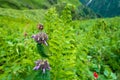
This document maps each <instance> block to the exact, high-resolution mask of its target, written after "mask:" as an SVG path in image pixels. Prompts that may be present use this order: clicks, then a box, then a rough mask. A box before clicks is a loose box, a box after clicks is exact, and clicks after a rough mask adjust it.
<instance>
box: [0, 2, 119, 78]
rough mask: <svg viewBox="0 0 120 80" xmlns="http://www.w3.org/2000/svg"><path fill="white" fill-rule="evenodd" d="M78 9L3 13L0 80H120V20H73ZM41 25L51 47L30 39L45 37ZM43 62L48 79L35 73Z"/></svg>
mask: <svg viewBox="0 0 120 80" xmlns="http://www.w3.org/2000/svg"><path fill="white" fill-rule="evenodd" d="M74 7H75V6H74V5H72V4H67V5H66V6H65V7H64V8H63V10H61V13H60V14H59V13H58V12H57V8H55V7H52V8H50V9H49V10H47V11H44V10H43V11H42V10H31V11H27V10H23V11H18V10H12V9H3V8H1V9H0V10H1V11H2V12H0V22H1V23H0V46H1V47H0V80H38V79H40V80H94V79H95V78H98V80H119V78H120V23H119V22H118V21H119V20H120V17H115V18H108V19H93V20H79V21H78V20H74V21H73V20H72V18H73V17H72V12H71V10H72V9H73V8H74ZM39 11H42V12H44V13H45V14H44V16H42V17H41V15H39V13H40V12H39ZM43 17H44V19H43ZM41 18H42V20H41ZM41 22H42V23H43V25H44V29H43V32H45V33H46V34H47V35H48V40H47V43H48V46H45V45H43V44H41V45H38V44H37V43H36V42H35V41H34V40H33V39H32V38H31V36H32V35H33V34H37V33H39V32H40V31H39V30H38V29H37V25H38V23H41ZM42 50H43V51H42ZM41 51H42V52H41ZM43 52H44V54H45V55H46V56H45V57H43V55H42V54H43ZM39 59H44V60H47V61H48V62H49V64H50V67H51V70H50V71H46V74H43V73H42V72H38V71H34V70H33V68H34V66H35V64H34V62H35V61H36V60H39Z"/></svg>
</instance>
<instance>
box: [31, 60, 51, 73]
mask: <svg viewBox="0 0 120 80" xmlns="http://www.w3.org/2000/svg"><path fill="white" fill-rule="evenodd" d="M35 63H36V66H35V67H34V68H33V70H42V72H43V73H45V71H46V70H50V66H49V63H48V62H47V60H45V61H44V60H38V61H36V62H35Z"/></svg>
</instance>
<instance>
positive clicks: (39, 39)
mask: <svg viewBox="0 0 120 80" xmlns="http://www.w3.org/2000/svg"><path fill="white" fill-rule="evenodd" d="M32 38H33V39H34V40H35V41H36V42H37V43H40V44H45V45H46V46H48V44H47V42H46V41H47V40H48V36H47V34H46V33H43V32H40V33H38V34H36V35H33V36H32Z"/></svg>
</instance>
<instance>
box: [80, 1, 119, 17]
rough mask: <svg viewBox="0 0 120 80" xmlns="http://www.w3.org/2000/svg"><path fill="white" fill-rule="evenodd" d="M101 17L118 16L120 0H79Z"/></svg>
mask: <svg viewBox="0 0 120 80" xmlns="http://www.w3.org/2000/svg"><path fill="white" fill-rule="evenodd" d="M79 1H81V2H82V3H83V4H85V5H86V4H87V3H88V2H89V1H91V3H90V4H89V5H88V7H89V8H91V9H92V10H93V11H95V12H96V13H97V14H99V15H101V16H103V17H114V16H120V0H79Z"/></svg>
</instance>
